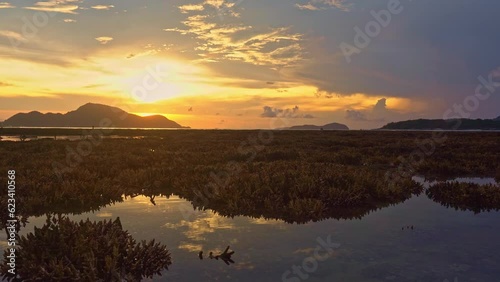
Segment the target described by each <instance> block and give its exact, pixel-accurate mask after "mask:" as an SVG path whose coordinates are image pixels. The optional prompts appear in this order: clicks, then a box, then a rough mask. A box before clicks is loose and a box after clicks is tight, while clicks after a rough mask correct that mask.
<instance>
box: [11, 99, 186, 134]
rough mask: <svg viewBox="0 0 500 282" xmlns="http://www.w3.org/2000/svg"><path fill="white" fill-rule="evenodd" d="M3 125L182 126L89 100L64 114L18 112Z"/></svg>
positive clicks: (162, 117)
mask: <svg viewBox="0 0 500 282" xmlns="http://www.w3.org/2000/svg"><path fill="white" fill-rule="evenodd" d="M3 126H26V127H90V126H96V127H128V128H182V126H181V125H180V124H178V123H176V122H175V121H172V120H169V119H168V118H166V117H164V116H161V115H154V116H147V117H141V116H138V115H135V114H131V113H127V112H125V111H124V110H122V109H120V108H116V107H111V106H106V105H102V104H93V103H87V104H85V105H83V106H81V107H79V108H78V109H77V110H75V111H70V112H67V113H66V114H59V113H57V114H54V113H46V114H42V113H40V112H37V111H33V112H30V113H18V114H15V115H14V116H12V117H10V118H9V119H7V120H5V121H4V122H3Z"/></svg>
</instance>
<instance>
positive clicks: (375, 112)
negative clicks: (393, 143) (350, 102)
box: [345, 98, 394, 122]
mask: <svg viewBox="0 0 500 282" xmlns="http://www.w3.org/2000/svg"><path fill="white" fill-rule="evenodd" d="M391 114H394V113H391V111H390V110H389V109H387V99H386V98H381V99H379V100H378V101H377V102H376V103H375V105H374V106H373V108H371V109H370V110H353V109H348V110H346V115H345V118H346V119H347V120H352V121H375V122H381V121H385V118H386V117H387V116H388V115H391Z"/></svg>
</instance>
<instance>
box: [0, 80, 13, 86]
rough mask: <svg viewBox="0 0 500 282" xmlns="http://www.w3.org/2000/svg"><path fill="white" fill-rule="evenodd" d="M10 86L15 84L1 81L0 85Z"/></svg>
mask: <svg viewBox="0 0 500 282" xmlns="http://www.w3.org/2000/svg"><path fill="white" fill-rule="evenodd" d="M9 86H14V84H12V83H8V82H3V81H0V87H9Z"/></svg>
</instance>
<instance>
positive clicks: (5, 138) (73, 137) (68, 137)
mask: <svg viewBox="0 0 500 282" xmlns="http://www.w3.org/2000/svg"><path fill="white" fill-rule="evenodd" d="M144 137H145V136H133V137H128V136H119V135H108V136H102V138H105V139H141V138H144ZM86 138H90V137H83V136H80V135H58V136H56V137H55V139H56V140H68V141H78V140H85V139H86ZM43 139H47V140H54V136H31V137H28V138H26V140H25V141H32V140H43ZM1 141H14V142H20V141H21V139H20V138H19V136H0V142H1Z"/></svg>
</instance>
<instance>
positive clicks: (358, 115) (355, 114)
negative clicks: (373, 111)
mask: <svg viewBox="0 0 500 282" xmlns="http://www.w3.org/2000/svg"><path fill="white" fill-rule="evenodd" d="M345 118H346V119H348V120H353V121H366V120H367V119H366V115H365V114H364V113H363V112H361V111H356V110H346V115H345Z"/></svg>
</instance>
